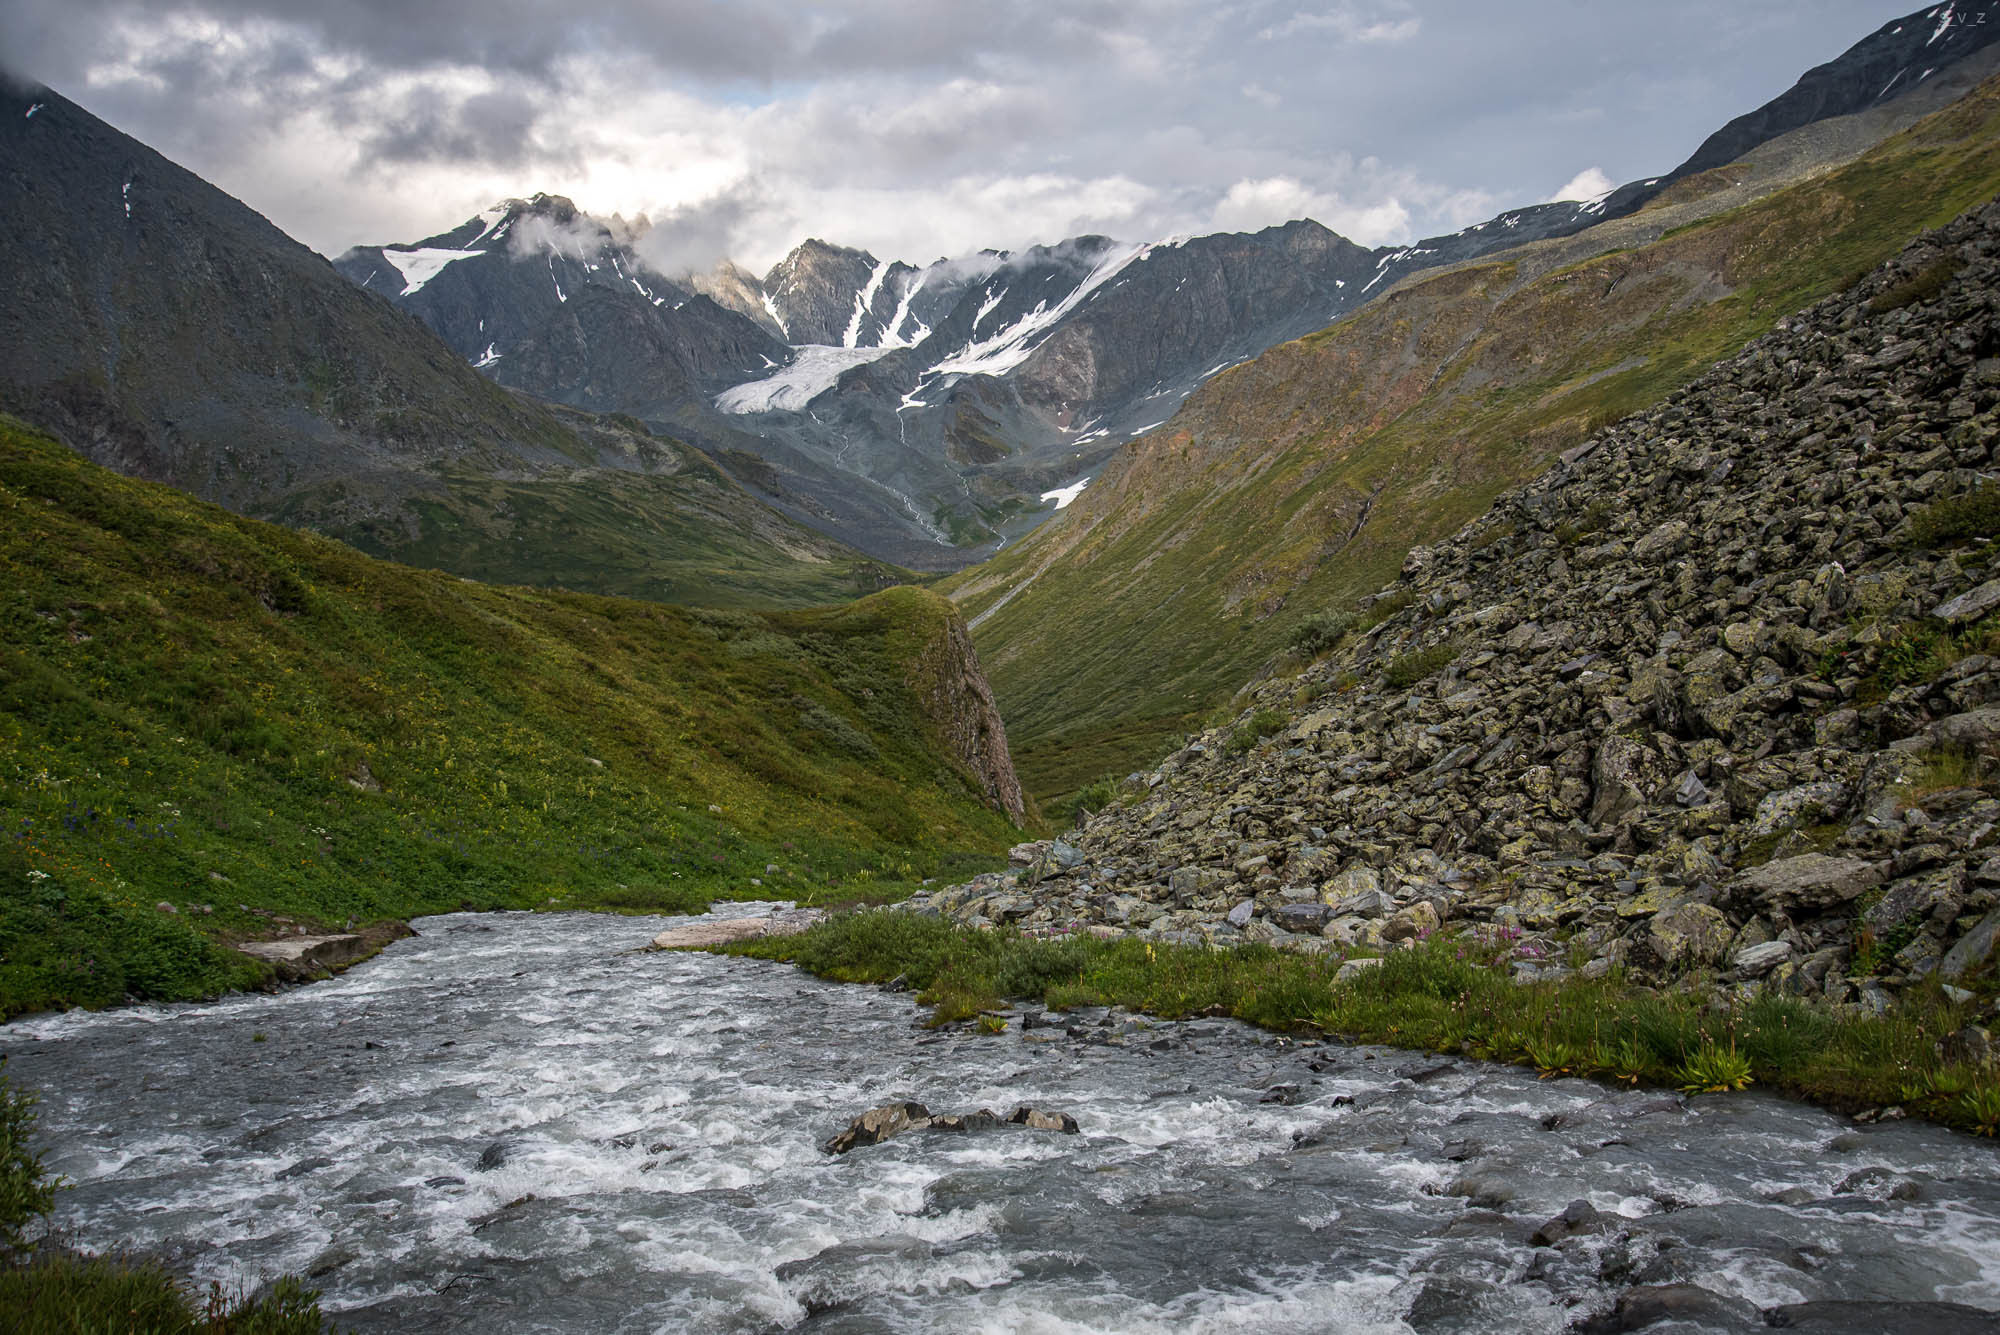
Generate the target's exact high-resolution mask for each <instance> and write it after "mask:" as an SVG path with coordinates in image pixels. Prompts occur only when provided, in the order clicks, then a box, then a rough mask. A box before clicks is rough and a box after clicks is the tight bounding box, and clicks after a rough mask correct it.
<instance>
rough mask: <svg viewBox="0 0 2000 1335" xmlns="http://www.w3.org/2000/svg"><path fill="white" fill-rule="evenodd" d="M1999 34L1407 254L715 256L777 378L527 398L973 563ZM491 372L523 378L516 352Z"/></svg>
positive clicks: (1304, 250)
mask: <svg viewBox="0 0 2000 1335" xmlns="http://www.w3.org/2000/svg"><path fill="white" fill-rule="evenodd" d="M1996 36H2000V0H1956V2H1955V3H1951V4H1941V5H1935V6H1931V7H1929V8H1927V9H1925V10H1920V11H1917V12H1916V13H1915V14H1913V15H1911V16H1909V17H1908V18H1906V19H1904V20H1898V21H1892V22H1891V23H1888V24H1885V25H1883V26H1882V27H1881V28H1880V29H1878V30H1877V31H1875V32H1873V33H1871V34H1869V35H1867V36H1865V37H1863V38H1862V39H1861V40H1860V41H1859V42H1857V43H1855V44H1854V45H1853V46H1852V47H1850V48H1849V49H1848V50H1847V51H1846V52H1844V53H1843V54H1842V55H1841V56H1839V57H1837V58H1836V59H1834V60H1832V61H1829V62H1826V63H1825V64H1823V65H1820V66H1818V67H1815V68H1814V69H1812V70H1809V71H1807V72H1806V74H1805V75H1803V76H1802V77H1801V78H1800V80H1799V81H1798V83H1797V84H1796V85H1795V86H1794V87H1793V88H1792V89H1791V90H1789V91H1787V92H1786V93H1783V94H1781V95H1780V96H1779V97H1777V98H1775V99H1773V100H1772V101H1771V102H1769V103H1767V104H1766V105H1765V106H1763V107H1760V108H1758V109H1756V110H1754V111H1752V112H1750V113H1747V114H1745V115H1743V116H1739V117H1737V118H1736V119H1735V120H1733V121H1731V122H1730V123H1729V124H1728V125H1726V126H1724V127H1723V128H1722V129H1720V130H1718V131H1716V132H1715V133H1714V134H1712V135H1710V136H1709V138H1708V139H1707V140H1706V141H1705V142H1704V143H1703V144H1702V145H1701V146H1700V147H1699V148H1698V149H1697V150H1696V152H1695V154H1694V155H1693V156H1691V157H1690V158H1689V159H1687V160H1686V161H1685V162H1683V163H1682V164H1681V165H1680V166H1678V167H1676V168H1674V169H1673V170H1672V171H1670V172H1668V173H1666V174H1665V175H1662V176H1658V177H1653V178H1648V179H1645V180H1642V181H1635V182H1631V183H1628V184H1627V185H1624V186H1621V187H1618V188H1617V189H1615V190H1613V191H1611V192H1610V193H1608V194H1607V195H1605V196H1603V197H1601V198H1598V199H1594V200H1581V201H1564V202H1558V203H1550V204H1540V205H1533V206H1529V207H1526V208H1518V209H1512V210H1508V211H1505V212H1503V213H1501V214H1500V215H1498V216H1496V217H1495V218H1492V219H1489V220H1487V221H1485V222H1482V223H1477V224H1474V225H1472V226H1470V227H1467V228H1464V229H1462V230H1461V231H1459V232H1456V233H1452V234H1449V235H1444V236H1435V237H1428V238H1424V239H1421V240H1418V241H1414V242H1410V243H1408V244H1405V245H1399V246H1383V247H1378V248H1375V249H1373V250H1366V249H1364V248H1361V247H1358V246H1354V245H1353V244H1352V243H1351V242H1347V241H1346V240H1344V239H1342V238H1339V237H1337V236H1336V235H1335V234H1333V233H1331V232H1329V231H1326V230H1325V229H1324V228H1321V227H1320V225H1319V224H1317V223H1313V222H1311V220H1295V221H1293V222H1291V223H1288V224H1283V225H1281V226H1278V227H1273V228H1267V229H1265V230H1264V231H1261V232H1257V233H1217V234H1213V235H1209V236H1203V237H1173V238H1166V239H1164V240H1160V241H1155V242H1150V243H1135V242H1125V243H1119V242H1112V241H1110V240H1109V239H1107V238H1102V237H1093V236H1081V237H1074V238H1070V239H1068V240H1066V241H1063V242H1060V243H1057V244H1055V245H1052V246H1036V247H1030V248H1028V249H1027V250H1024V251H1020V252H1015V253H1012V254H1009V253H1003V252H993V251H984V252H979V253H977V254H975V255H969V256H966V257H963V258H960V259H952V260H940V261H937V262H934V263H932V264H930V265H926V266H921V267H920V266H917V265H913V264H910V263H907V262H905V261H903V260H900V259H894V258H889V259H883V258H878V257H876V256H874V255H873V254H871V253H869V252H867V251H865V250H857V249H854V248H851V247H846V246H842V245H838V244H835V243H832V242H828V241H826V240H823V239H820V238H818V237H813V238H810V239H808V240H807V241H805V242H802V243H801V244H800V245H799V246H797V247H795V248H794V249H793V251H791V252H790V253H789V254H787V255H786V256H785V257H783V258H782V259H781V260H779V261H778V262H777V264H775V265H774V266H773V267H772V268H771V269H770V270H769V271H768V272H767V273H766V274H765V275H763V276H762V277H761V278H759V277H756V276H753V275H750V274H748V273H746V272H745V271H743V270H742V269H740V268H738V267H736V266H734V265H732V264H729V263H728V262H727V261H725V262H723V264H721V265H719V266H718V268H717V270H716V271H715V273H714V274H712V275H708V276H704V277H695V276H684V277H681V278H678V279H674V280H671V281H673V282H675V283H677V284H678V285H679V286H680V287H682V288H684V289H686V290H689V291H696V292H706V293H707V294H709V295H710V296H711V297H712V298H713V299H714V300H715V301H716V302H717V304H718V305H719V306H722V307H726V308H728V309H729V310H730V311H732V312H733V313H734V314H735V315H737V316H739V317H741V319H742V320H744V321H747V322H749V323H750V324H753V325H756V326H757V327H759V328H760V329H761V330H762V331H763V332H764V333H765V334H766V335H769V336H771V337H773V338H776V339H781V340H782V341H783V342H784V343H785V344H786V345H787V346H788V347H790V348H791V349H792V351H791V352H789V353H774V352H772V351H771V350H770V349H768V348H767V349H764V350H763V354H762V355H763V356H764V357H765V358H766V359H767V360H768V361H769V362H770V363H771V365H770V366H769V367H767V368H765V369H764V370H763V371H762V372H759V371H757V370H756V368H754V367H752V366H750V365H749V364H748V361H747V359H745V358H738V359H737V360H736V361H735V362H734V363H732V366H733V367H734V371H733V372H732V373H736V374H740V376H741V378H740V379H738V380H737V381H736V382H735V383H733V384H731V385H727V386H724V387H722V388H721V389H720V390H716V391H714V392H711V393H709V394H708V396H707V397H706V399H703V398H701V397H700V396H697V395H694V394H691V393H690V392H688V390H687V387H685V386H682V387H679V388H675V389H673V390H672V391H671V392H667V391H665V390H662V391H660V392H657V393H652V394H649V395H648V394H640V393H636V392H632V390H631V387H630V386H629V385H623V384H613V385H611V386H609V387H607V386H605V385H602V384H589V383H587V380H588V377H585V376H583V375H581V374H580V372H579V369H578V368H575V367H573V368H572V369H571V371H569V372H565V373H561V374H555V373H551V374H538V375H537V376H536V377H533V378H531V379H530V380H528V381H523V383H532V385H533V387H534V388H535V389H536V392H538V393H543V394H546V395H548V396H550V397H554V398H557V399H560V400H562V401H565V402H573V403H578V404H581V405H583V406H590V407H597V408H605V407H615V408H619V409H620V410H623V411H633V412H637V413H638V414H639V415H640V416H643V417H647V418H648V419H649V420H653V421H655V422H656V423H657V424H658V425H659V426H660V427H661V428H662V429H665V430H669V431H671V432H672V433H674V434H677V435H680V436H682V437H683V438H685V439H688V440H689V441H691V442H693V443H696V444H698V445H700V446H701V447H702V448H704V449H706V450H708V451H709V453H710V454H711V455H713V456H714V457H717V458H719V459H736V460H744V459H747V458H749V457H755V458H758V459H760V460H761V461H762V462H761V464H760V465H758V466H757V468H758V470H759V472H760V475H762V476H766V477H767V478H770V479H774V480H775V488H776V489H775V493H773V494H776V495H778V496H780V497H785V498H795V497H798V496H803V495H808V494H810V495H813V496H815V497H817V498H818V499H819V500H820V501H821V502H822V512H819V513H814V512H812V511H809V510H807V509H805V508H802V507H800V506H798V505H797V504H796V502H795V501H793V502H791V503H792V505H793V508H791V509H789V510H788V511H787V512H788V513H791V514H792V515H793V517H795V518H798V519H800V520H801V521H802V522H806V523H808V524H812V525H815V526H817V527H820V528H821V529H822V531H826V532H829V533H831V534H833V535H835V536H838V537H840V538H842V539H844V540H846V541H849V542H853V543H856V544H857V545H859V546H861V547H862V548H863V549H864V550H868V551H870V552H872V553H873V554H875V555H877V556H879V557H882V558H883V559H888V560H894V561H897V562H900V563H904V564H908V565H912V566H914V567H917V568H921V569H927V570H952V569H956V568H961V567H963V566H965V565H967V564H970V563H971V562H973V561H975V560H977V559H979V558H982V557H986V556H990V555H991V554H992V553H993V552H995V551H997V550H1000V549H1001V548H1003V547H1004V546H1005V544H1006V543H1008V542H1011V541H1015V540H1018V539H1019V538H1021V537H1022V536H1023V535H1025V534H1026V533H1027V532H1029V531H1031V530H1032V529H1033V528H1034V527H1035V526H1036V525H1037V524H1038V523H1040V522H1042V521H1043V520H1045V519H1046V518H1047V516H1048V515H1049V514H1050V513H1052V511H1051V509H1050V508H1049V498H1050V497H1051V496H1052V495H1054V494H1056V493H1061V492H1066V491H1067V490H1068V489H1071V488H1073V487H1074V486H1075V485H1076V484H1077V483H1079V482H1085V483H1087V482H1088V481H1089V479H1090V478H1092V477H1094V476H1096V474H1097V471H1098V470H1099V469H1100V468H1101V467H1102V466H1103V464H1104V462H1105V461H1106V460H1107V459H1108V458H1109V457H1110V455H1111V452H1112V451H1113V450H1114V449H1115V448H1116V447H1117V446H1119V445H1121V444H1123V443H1124V442H1125V441H1127V440H1130V439H1132V438H1134V437H1136V436H1138V435H1140V434H1142V433H1143V432H1144V431H1146V430H1150V429H1152V428H1153V427H1155V426H1157V425H1159V424H1160V423H1161V422H1163V421H1164V420H1166V418H1167V417H1169V416H1171V414H1172V413H1173V411H1174V410H1175V409H1176V408H1177V407H1178V406H1179V404H1180V403H1181V402H1183V401H1184V400H1185V399H1186V397H1187V396H1188V395H1189V394H1190V393H1192V392H1194V390H1195V389H1196V388H1197V387H1198V386H1199V385H1200V384H1202V383H1203V382H1205V381H1206V380H1207V379H1208V378H1209V377H1211V376H1213V375H1215V374H1217V373H1219V372H1220V371H1221V370H1223V369H1225V368H1227V367H1228V366H1230V365H1234V364H1237V363H1240V362H1241V361H1244V360H1247V359H1249V358H1251V357H1254V356H1257V355H1259V354H1261V353H1262V352H1264V351H1265V350H1266V349H1268V348H1270V347H1273V346H1277V345H1278V344H1281V343H1283V342H1285V341H1288V340H1290V339H1293V338H1297V337H1300V336H1303V335H1305V334H1308V333H1311V332H1313V331H1314V330H1317V329H1320V328H1324V327H1325V326H1326V325H1328V324H1330V323H1332V322H1333V321H1334V320H1336V319H1338V318H1341V317H1342V316H1344V315H1346V314H1347V313H1349V312H1350V311H1352V310H1354V309H1357V308H1359V307H1361V306H1363V305H1365V304H1366V303H1368V302H1370V301H1373V300H1375V299H1376V298H1378V297H1380V296H1381V295H1383V294H1384V293H1386V292H1389V291H1391V290H1393V289H1394V288H1395V287H1396V286H1397V285H1398V284H1400V283H1403V282H1406V281H1409V280H1410V279H1411V278H1412V277H1413V276H1415V275H1417V274H1420V273H1423V272H1426V271H1429V270H1432V269H1435V268H1439V267H1446V266H1449V265H1452V264H1460V263H1467V262H1475V261H1477V260H1479V259H1481V258H1483V257H1485V256H1488V255H1491V254H1495V253H1498V252H1500V251H1504V250H1508V249H1512V248H1514V247H1516V246H1518V245H1521V244H1524V243H1532V242H1536V241H1542V240H1550V239H1556V238H1562V237H1567V236H1572V235H1576V234H1579V233H1581V232H1584V231H1587V230H1588V229H1591V228H1594V227H1596V226H1599V225H1601V224H1602V223H1604V222H1606V221H1609V220H1615V219H1618V218H1621V217H1626V216H1630V215H1632V214H1635V213H1637V212H1639V211H1641V210H1643V209H1645V208H1647V207H1649V206H1652V205H1653V204H1654V203H1655V202H1656V201H1660V200H1663V199H1671V198H1679V197H1683V196H1685V194H1686V193H1687V191H1688V190H1689V189H1690V188H1692V184H1693V183H1698V182H1699V180H1700V178H1703V177H1705V176H1707V175H1709V174H1711V173H1713V172H1714V171H1716V170H1718V169H1723V168H1727V167H1728V166H1729V165H1730V164H1731V163H1733V162H1735V161H1737V160H1738V159H1740V158H1742V157H1743V156H1744V155H1745V154H1748V153H1751V152H1753V151H1755V150H1756V149H1758V148H1760V147H1762V146H1763V145H1766V144H1768V143H1770V142H1772V141H1773V140H1775V139H1779V138H1782V137H1783V136H1786V135H1797V134H1799V133H1800V132H1801V131H1802V130H1804V129H1806V128H1808V127H1810V126H1812V125H1815V124H1819V123H1822V122H1824V121H1826V120H1827V119H1829V118H1851V117H1855V116H1860V115H1864V114H1865V113H1867V112H1868V111H1870V110H1871V109H1875V108H1880V107H1884V106H1888V105H1890V104H1893V103H1896V102H1898V101H1899V100H1901V99H1903V98H1905V97H1909V96H1912V95H1913V94H1914V93H1917V92H1921V91H1923V89H1924V86H1925V85H1927V84H1928V83H1929V82H1930V81H1932V80H1933V79H1934V78H1935V77H1937V76H1938V75H1939V74H1940V73H1941V72H1943V71H1946V70H1948V69H1950V68H1951V67H1953V66H1955V65H1958V64H1961V63H1964V62H1966V61H1968V60H1970V59H1972V58H1974V57H1984V56H1986V54H1987V53H1988V52H1989V51H1990V49H1991V48H1992V44H1993V41H1994V39H1995V37H1996ZM1911 118H1912V119H1914V118H1915V117H1914V114H1912V116H1911ZM454 267H456V266H454ZM421 300H423V299H422V298H418V301H421ZM619 300H620V302H621V303H623V304H624V305H626V306H632V305H634V304H635V303H636V302H637V301H639V300H640V299H639V298H635V297H634V296H633V295H632V294H630V293H621V294H620V297H619ZM426 318H431V317H430V316H428V315H427V316H426ZM453 342H454V346H457V347H459V348H460V349H461V351H463V352H465V353H466V354H467V355H469V356H478V355H479V354H480V352H481V351H482V349H484V347H485V345H479V346H477V347H475V346H473V344H474V340H473V338H472V337H471V336H469V335H464V334H460V335H456V336H454V338H453ZM836 349H838V350H840V351H838V352H836V351H835V350H836ZM871 349H872V350H874V351H873V352H872V353H871V351H870V350H871ZM527 351H528V352H529V353H530V354H531V355H536V356H543V357H546V354H544V353H542V352H541V351H539V350H533V349H528V350H527ZM656 360H657V359H656ZM492 373H494V374H497V375H500V376H502V377H503V378H504V377H506V376H508V375H509V374H511V373H510V372H509V371H508V369H507V367H506V364H505V363H504V362H501V363H500V364H499V365H498V366H495V367H493V368H492ZM656 374H658V372H656ZM614 379H615V377H614ZM620 393H625V394H626V395H627V397H626V398H625V399H624V401H623V402H620V401H619V399H618V395H619V394H620ZM738 475H739V476H740V477H743V478H744V480H746V481H749V477H748V475H747V474H743V473H739V474H738ZM780 503H781V506H782V505H783V504H785V503H787V502H786V501H784V500H781V502H780Z"/></svg>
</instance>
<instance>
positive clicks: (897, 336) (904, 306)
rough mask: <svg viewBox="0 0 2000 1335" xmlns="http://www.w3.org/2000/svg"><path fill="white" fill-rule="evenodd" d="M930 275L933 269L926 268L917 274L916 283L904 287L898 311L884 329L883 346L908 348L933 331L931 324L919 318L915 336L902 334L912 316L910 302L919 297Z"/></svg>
mask: <svg viewBox="0 0 2000 1335" xmlns="http://www.w3.org/2000/svg"><path fill="white" fill-rule="evenodd" d="M930 277H931V271H930V270H929V269H926V270H924V271H923V272H922V273H920V274H918V275H917V280H916V281H915V282H914V283H911V284H910V285H909V286H908V287H906V288H904V289H903V300H902V301H901V302H900V303H898V304H897V306H896V313H895V314H894V315H892V316H890V317H889V326H888V328H886V329H884V330H883V331H882V346H883V347H885V348H887V347H905V348H906V347H909V346H910V345H911V344H913V343H917V342H921V341H922V340H923V338H924V336H925V335H927V334H929V333H930V332H931V331H930V326H929V325H927V324H925V323H924V322H923V321H922V320H919V321H917V329H918V331H919V332H918V334H917V336H916V337H915V338H913V339H905V338H904V337H903V334H902V330H903V322H904V321H905V320H908V319H909V318H910V303H911V302H913V301H915V300H916V299H917V293H919V292H921V291H922V290H923V287H924V284H925V283H927V282H929V281H930Z"/></svg>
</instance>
